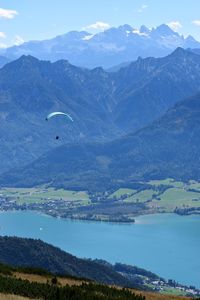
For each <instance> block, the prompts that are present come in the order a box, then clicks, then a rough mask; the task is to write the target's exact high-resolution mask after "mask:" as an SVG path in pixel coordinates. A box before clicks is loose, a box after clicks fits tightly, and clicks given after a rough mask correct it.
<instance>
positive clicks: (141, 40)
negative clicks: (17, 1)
mask: <svg viewBox="0 0 200 300" xmlns="http://www.w3.org/2000/svg"><path fill="white" fill-rule="evenodd" d="M177 47H182V48H185V49H187V48H200V43H199V42H198V41H196V40H195V39H194V38H193V37H192V36H188V37H186V38H185V37H183V36H182V35H179V34H178V33H177V32H175V31H173V30H172V29H171V28H170V27H169V26H168V25H166V24H162V25H160V26H158V27H156V28H152V29H149V28H147V27H146V26H144V25H142V26H141V27H140V29H135V28H133V27H132V26H130V25H127V24H125V25H122V26H119V27H118V28H115V27H113V28H110V29H108V30H105V31H104V32H100V33H97V34H91V33H88V32H86V31H71V32H68V33H66V34H64V35H60V36H57V37H55V38H53V39H50V40H44V41H30V42H26V43H23V44H22V45H19V46H14V47H10V48H7V49H2V50H1V52H0V54H1V55H4V56H5V57H6V58H7V59H9V60H13V59H16V58H19V57H20V56H22V55H32V56H35V57H37V58H39V59H44V60H51V61H57V60H59V59H67V60H69V62H70V63H72V64H74V65H78V66H84V67H89V68H94V67H98V66H102V67H104V68H110V67H112V66H114V65H118V64H120V63H124V62H126V61H128V62H130V61H133V60H136V59H137V58H138V56H141V57H149V56H153V57H161V56H165V55H167V54H169V53H170V52H172V51H173V50H175V49H176V48H177Z"/></svg>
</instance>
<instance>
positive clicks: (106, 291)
mask: <svg viewBox="0 0 200 300" xmlns="http://www.w3.org/2000/svg"><path fill="white" fill-rule="evenodd" d="M0 292H1V293H5V294H7V293H9V294H15V295H21V296H24V297H29V298H36V299H45V300H46V299H48V300H80V299H82V300H114V299H118V300H145V297H144V296H142V295H135V294H134V293H131V292H130V291H129V290H126V289H121V290H119V289H116V288H113V287H108V286H104V285H98V284H94V283H88V284H85V283H83V284H82V285H81V286H71V287H70V286H68V285H66V286H64V287H61V286H59V285H58V284H57V280H56V278H54V279H53V280H52V281H51V283H38V282H29V281H28V280H22V279H16V278H14V277H11V276H5V275H4V276H2V275H0Z"/></svg>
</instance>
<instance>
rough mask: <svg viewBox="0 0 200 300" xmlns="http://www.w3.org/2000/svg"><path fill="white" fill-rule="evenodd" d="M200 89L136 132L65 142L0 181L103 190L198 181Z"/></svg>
mask: <svg viewBox="0 0 200 300" xmlns="http://www.w3.org/2000/svg"><path fill="white" fill-rule="evenodd" d="M199 153H200V93H199V94H197V95H196V96H194V97H191V98H188V99H186V100H184V101H181V102H179V103H177V104H176V105H175V106H174V107H173V108H171V109H170V110H169V111H168V112H167V113H166V114H165V115H164V116H163V117H161V118H160V119H158V120H157V121H155V122H153V123H152V124H151V125H149V126H147V127H145V128H144V129H141V130H139V131H138V132H136V133H135V134H131V135H127V136H125V137H122V138H119V139H117V140H115V141H112V142H108V143H96V144H94V143H85V144H76V145H64V146H61V147H58V148H56V149H54V150H53V151H51V152H49V153H47V154H46V155H44V156H42V157H41V158H39V159H38V160H36V161H35V162H33V163H31V164H30V165H28V166H26V167H25V168H20V169H18V170H16V171H14V170H13V171H12V172H10V173H7V174H4V175H3V176H1V177H0V183H1V184H2V185H9V184H11V186H20V187H21V186H35V185H38V184H44V183H45V184H50V185H52V186H55V187H64V188H69V189H72V188H73V189H75V188H76V189H86V190H88V189H89V190H104V191H105V190H107V189H109V188H116V187H120V186H127V185H129V186H130V184H131V182H134V181H140V180H145V179H146V180H150V179H164V178H175V179H177V180H183V181H184V180H186V181H187V180H190V179H196V180H199V179H200V156H199Z"/></svg>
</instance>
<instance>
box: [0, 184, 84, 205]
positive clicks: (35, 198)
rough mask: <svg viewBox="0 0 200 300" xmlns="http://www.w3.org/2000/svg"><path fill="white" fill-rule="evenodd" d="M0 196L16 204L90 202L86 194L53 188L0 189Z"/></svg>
mask: <svg viewBox="0 0 200 300" xmlns="http://www.w3.org/2000/svg"><path fill="white" fill-rule="evenodd" d="M0 196H4V197H8V198H13V199H15V200H17V203H18V204H24V203H45V202H47V201H50V200H64V201H79V202H80V201H81V202H82V204H85V205H86V204H88V203H89V202H90V200H89V196H88V194H87V192H84V191H82V192H75V191H67V190H63V189H58V190H55V189H53V188H48V189H46V188H3V189H0Z"/></svg>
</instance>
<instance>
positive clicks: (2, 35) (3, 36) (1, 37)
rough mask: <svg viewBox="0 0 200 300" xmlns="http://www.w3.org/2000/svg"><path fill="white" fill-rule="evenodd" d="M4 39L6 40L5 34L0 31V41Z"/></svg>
mask: <svg viewBox="0 0 200 300" xmlns="http://www.w3.org/2000/svg"><path fill="white" fill-rule="evenodd" d="M5 38H6V34H5V33H4V32H2V31H0V39H5Z"/></svg>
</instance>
